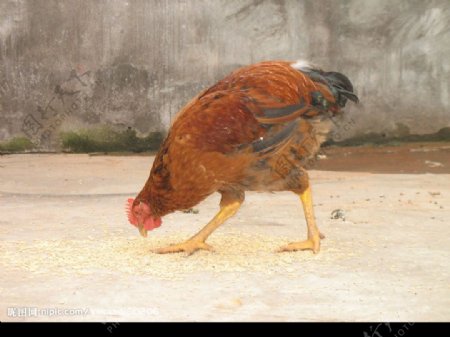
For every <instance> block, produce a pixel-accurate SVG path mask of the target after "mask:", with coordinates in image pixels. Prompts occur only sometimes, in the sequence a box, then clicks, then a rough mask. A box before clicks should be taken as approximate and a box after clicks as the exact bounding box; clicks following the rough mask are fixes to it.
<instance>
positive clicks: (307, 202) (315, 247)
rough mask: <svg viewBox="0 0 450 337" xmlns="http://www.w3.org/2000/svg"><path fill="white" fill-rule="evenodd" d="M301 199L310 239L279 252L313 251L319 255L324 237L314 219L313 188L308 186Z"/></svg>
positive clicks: (281, 249) (288, 246)
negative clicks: (321, 240)
mask: <svg viewBox="0 0 450 337" xmlns="http://www.w3.org/2000/svg"><path fill="white" fill-rule="evenodd" d="M300 199H301V201H302V205H303V211H304V213H305V218H306V224H307V226H308V239H307V240H305V241H300V242H292V243H289V244H288V245H286V246H283V247H281V248H280V249H279V250H278V251H279V252H292V251H296V250H312V251H313V252H314V253H318V252H319V250H320V239H323V238H324V236H323V235H322V234H321V233H320V232H319V229H318V228H317V225H316V219H315V217H314V209H313V201H312V193H311V188H310V187H309V186H308V188H306V189H305V190H304V191H303V192H302V193H300Z"/></svg>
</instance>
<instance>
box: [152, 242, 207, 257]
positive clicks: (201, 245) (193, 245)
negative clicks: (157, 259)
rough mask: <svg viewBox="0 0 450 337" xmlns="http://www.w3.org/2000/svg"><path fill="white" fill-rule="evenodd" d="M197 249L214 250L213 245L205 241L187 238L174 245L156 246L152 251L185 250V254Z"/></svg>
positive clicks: (162, 252) (169, 251) (163, 252)
mask: <svg viewBox="0 0 450 337" xmlns="http://www.w3.org/2000/svg"><path fill="white" fill-rule="evenodd" d="M197 250H208V251H214V249H213V247H212V246H210V245H208V244H207V243H205V242H202V241H196V240H188V241H186V242H183V243H178V244H176V245H171V246H167V247H163V248H156V249H153V250H152V252H154V253H156V254H167V253H180V252H186V253H187V255H188V256H189V255H192V254H194V253H195V252H196V251H197Z"/></svg>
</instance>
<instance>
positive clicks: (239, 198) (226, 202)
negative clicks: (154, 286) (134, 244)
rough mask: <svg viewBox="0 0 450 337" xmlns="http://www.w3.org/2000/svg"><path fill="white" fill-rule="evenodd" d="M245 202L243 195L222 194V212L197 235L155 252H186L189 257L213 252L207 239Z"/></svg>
mask: <svg viewBox="0 0 450 337" xmlns="http://www.w3.org/2000/svg"><path fill="white" fill-rule="evenodd" d="M243 201H244V197H243V194H238V195H235V194H234V193H228V192H222V200H221V202H220V211H219V212H218V213H217V214H216V216H214V218H213V219H212V220H211V221H210V222H209V223H208V224H207V225H206V226H205V227H203V228H202V229H201V230H200V231H199V232H198V233H197V234H195V235H194V236H192V237H191V238H190V239H189V240H187V241H185V242H182V243H179V244H175V245H170V246H167V247H163V248H157V249H155V250H153V252H154V253H157V254H167V253H179V252H186V253H187V255H192V254H193V253H194V252H196V251H197V250H209V251H213V248H212V247H211V246H210V245H208V244H207V243H206V242H205V241H206V239H207V238H208V237H209V236H210V235H211V233H212V232H214V231H215V230H216V229H217V228H218V227H219V226H220V225H222V224H223V223H224V222H225V221H226V220H227V219H229V218H231V217H232V216H233V215H234V214H236V212H237V211H238V209H239V207H240V206H241V204H242V202H243Z"/></svg>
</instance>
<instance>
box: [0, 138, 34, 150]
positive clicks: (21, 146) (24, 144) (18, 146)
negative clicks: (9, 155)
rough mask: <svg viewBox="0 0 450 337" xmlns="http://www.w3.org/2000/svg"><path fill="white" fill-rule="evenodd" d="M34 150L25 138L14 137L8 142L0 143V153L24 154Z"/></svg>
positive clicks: (32, 145)
mask: <svg viewBox="0 0 450 337" xmlns="http://www.w3.org/2000/svg"><path fill="white" fill-rule="evenodd" d="M33 148H34V144H33V143H32V142H31V141H30V140H29V139H28V138H26V137H15V138H12V139H11V140H9V141H5V142H0V152H25V151H30V150H32V149H33Z"/></svg>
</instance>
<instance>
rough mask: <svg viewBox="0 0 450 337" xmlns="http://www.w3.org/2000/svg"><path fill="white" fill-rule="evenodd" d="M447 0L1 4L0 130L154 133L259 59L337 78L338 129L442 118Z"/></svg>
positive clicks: (448, 94) (46, 142)
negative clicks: (347, 88)
mask: <svg viewBox="0 0 450 337" xmlns="http://www.w3.org/2000/svg"><path fill="white" fill-rule="evenodd" d="M449 41H450V2H449V1H448V0H442V1H419V0H399V1H394V2H392V1H390V0H377V1H372V0H365V1H362V0H348V1H334V0H322V1H317V0H306V1H289V0H286V1H283V0H273V1H271V0H267V1H266V0H246V1H242V0H233V1H229V0H216V1H210V0H190V1H187V0H184V1H183V0H165V1H163V0H146V1H144V0H129V1H123V0H110V1H90V0H79V1H62V0H60V1H56V0H28V1H27V0H1V1H0V140H4V139H9V138H11V137H14V136H18V135H23V134H26V135H27V136H28V137H31V138H32V139H33V140H34V141H35V142H37V143H39V142H40V146H41V147H42V148H46V147H47V148H49V147H50V148H52V147H53V148H54V147H55V146H57V139H58V132H59V131H60V130H76V129H79V128H84V127H91V126H100V125H112V126H114V127H118V128H126V127H132V128H134V129H136V130H137V131H138V133H139V134H146V133H148V132H149V131H156V130H166V129H167V128H168V126H169V124H170V121H171V119H172V118H173V116H174V114H175V113H176V112H177V111H178V109H179V108H180V107H182V106H183V105H184V104H185V103H186V102H187V101H188V100H189V98H190V97H192V96H193V95H195V94H196V92H198V91H199V90H200V89H201V88H204V87H206V86H208V85H211V84H213V83H214V82H215V81H216V80H218V79H220V78H221V77H222V76H223V75H225V74H226V73H227V72H229V71H230V70H232V69H234V68H236V67H237V66H239V65H245V64H249V63H253V62H257V61H260V60H266V59H293V60H295V59H298V58H305V59H309V60H311V61H313V62H314V63H316V64H319V65H321V66H322V67H323V68H325V69H333V70H338V71H341V72H343V73H345V74H347V75H348V76H349V77H350V78H351V79H352V81H353V82H354V84H355V87H356V90H357V92H358V94H359V96H360V98H361V101H362V103H361V104H360V105H359V106H358V107H357V108H354V107H353V108H349V109H348V110H349V114H348V116H347V118H351V120H352V121H351V123H350V124H348V125H350V127H347V128H346V130H345V132H341V134H340V135H339V136H338V138H348V137H352V136H355V135H361V134H365V133H368V132H379V133H381V132H384V133H386V134H388V135H394V134H399V133H400V134H401V133H407V132H408V130H409V131H410V132H411V133H429V132H435V131H437V130H439V129H440V128H442V127H446V126H450V102H449V101H450V88H449V86H450V79H449V78H450V76H449V75H450V43H449Z"/></svg>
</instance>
